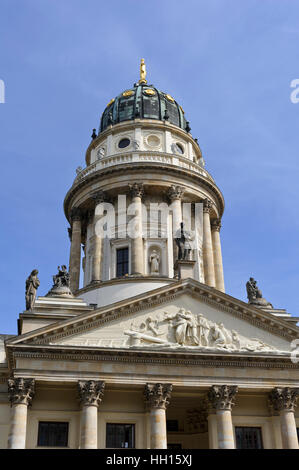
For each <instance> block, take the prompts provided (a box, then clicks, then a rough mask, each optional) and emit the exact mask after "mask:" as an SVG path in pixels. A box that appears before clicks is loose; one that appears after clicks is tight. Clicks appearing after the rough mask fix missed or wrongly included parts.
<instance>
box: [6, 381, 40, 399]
mask: <svg viewBox="0 0 299 470" xmlns="http://www.w3.org/2000/svg"><path fill="white" fill-rule="evenodd" d="M8 393H9V401H10V403H11V405H19V404H22V405H27V406H31V403H32V399H33V397H34V393H35V380H34V379H23V378H21V377H20V378H16V379H8Z"/></svg>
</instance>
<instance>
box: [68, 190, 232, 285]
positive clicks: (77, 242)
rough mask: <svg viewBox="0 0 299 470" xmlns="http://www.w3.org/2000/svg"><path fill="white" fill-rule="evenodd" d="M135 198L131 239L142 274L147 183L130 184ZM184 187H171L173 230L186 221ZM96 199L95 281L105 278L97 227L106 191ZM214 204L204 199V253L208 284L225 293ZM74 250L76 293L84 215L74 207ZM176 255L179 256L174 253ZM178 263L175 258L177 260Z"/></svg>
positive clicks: (136, 269) (135, 270) (134, 267)
mask: <svg viewBox="0 0 299 470" xmlns="http://www.w3.org/2000/svg"><path fill="white" fill-rule="evenodd" d="M129 188H130V194H131V198H132V199H131V200H132V203H133V205H134V206H133V207H134V227H133V228H134V236H133V237H132V238H131V274H132V275H133V276H134V275H135V276H142V275H144V273H145V267H144V247H143V239H142V197H143V195H144V190H143V185H142V184H140V183H133V184H131V185H129ZM183 195H184V190H183V188H182V187H180V186H174V185H173V186H171V187H170V188H169V190H168V193H167V196H168V198H169V201H170V202H171V210H172V214H173V232H174V233H177V231H178V230H179V229H180V223H181V221H182V199H183ZM92 198H93V200H94V214H93V219H92V221H93V223H92V227H93V229H92V230H93V233H92V236H91V237H90V238H89V244H90V246H89V249H90V251H91V252H92V257H91V260H92V261H91V279H90V281H91V282H97V281H100V280H101V268H102V262H103V260H102V259H101V258H102V250H103V247H102V242H103V241H102V238H101V237H100V236H98V234H97V233H96V230H95V227H96V223H97V220H98V219H99V217H100V216H99V211H98V206H99V205H100V204H101V203H102V202H104V201H105V194H104V193H103V191H98V192H97V193H96V194H94V195H93V196H92ZM212 208H213V204H212V202H211V201H210V200H209V199H205V200H204V201H203V220H202V225H203V226H202V234H203V240H202V256H203V270H204V273H203V274H204V279H205V283H206V284H207V285H209V286H211V287H216V289H218V290H220V291H222V292H224V277H223V264H222V253H221V242H220V228H221V221H220V219H213V220H212V221H211V218H210V217H211V212H212ZM70 218H71V225H72V227H71V231H70V233H71V249H70V262H69V271H70V288H71V290H72V292H75V291H76V290H77V289H79V276H80V263H81V241H82V240H81V233H82V220H83V214H82V212H81V211H80V209H79V208H73V210H72V212H71V216H70ZM174 253H177V247H176V245H175V241H174ZM174 257H176V255H175V256H174ZM173 261H174V262H175V259H174V260H173Z"/></svg>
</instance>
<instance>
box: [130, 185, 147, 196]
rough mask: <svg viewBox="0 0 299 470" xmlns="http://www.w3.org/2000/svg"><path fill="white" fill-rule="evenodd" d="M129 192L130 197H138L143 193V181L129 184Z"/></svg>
mask: <svg viewBox="0 0 299 470" xmlns="http://www.w3.org/2000/svg"><path fill="white" fill-rule="evenodd" d="M129 189H130V194H131V196H132V197H140V198H142V196H143V195H144V188H143V183H133V184H129Z"/></svg>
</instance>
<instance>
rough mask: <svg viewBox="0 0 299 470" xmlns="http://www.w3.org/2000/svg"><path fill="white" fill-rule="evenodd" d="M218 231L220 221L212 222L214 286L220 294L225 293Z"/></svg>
mask: <svg viewBox="0 0 299 470" xmlns="http://www.w3.org/2000/svg"><path fill="white" fill-rule="evenodd" d="M220 229H221V220H220V219H215V220H213V222H212V243H213V258H214V268H215V284H216V288H217V289H219V290H220V291H221V292H225V289H224V278H223V264H222V253H221V243H220Z"/></svg>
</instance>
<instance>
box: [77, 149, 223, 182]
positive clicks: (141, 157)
mask: <svg viewBox="0 0 299 470" xmlns="http://www.w3.org/2000/svg"><path fill="white" fill-rule="evenodd" d="M138 162H155V163H160V164H161V163H162V164H166V165H174V166H178V167H180V168H183V169H186V170H190V171H194V172H195V173H198V174H200V175H202V176H204V177H205V178H208V179H210V180H212V181H214V180H213V178H212V177H211V175H210V174H209V173H208V172H207V171H206V170H205V169H204V168H202V167H201V166H200V165H198V164H197V163H194V162H192V161H191V160H189V159H188V158H185V157H182V156H181V155H172V154H169V153H154V152H149V153H147V152H142V153H138V152H132V153H129V152H128V153H122V154H116V155H111V156H109V157H104V158H101V159H99V160H97V161H95V162H94V163H91V165H89V166H87V167H86V168H84V169H83V170H82V171H80V172H79V173H78V175H77V177H76V178H75V180H74V183H73V184H74V185H76V184H77V183H79V182H81V181H82V180H84V179H85V178H86V177H87V176H89V175H90V174H91V173H94V172H96V171H99V170H103V169H104V168H108V167H111V166H116V165H126V164H128V163H138Z"/></svg>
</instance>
